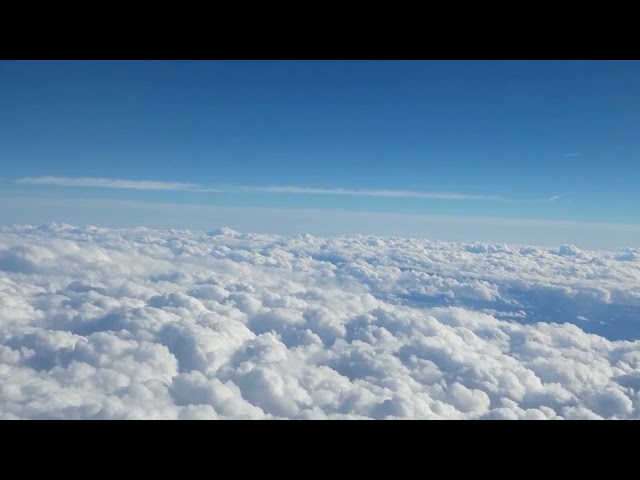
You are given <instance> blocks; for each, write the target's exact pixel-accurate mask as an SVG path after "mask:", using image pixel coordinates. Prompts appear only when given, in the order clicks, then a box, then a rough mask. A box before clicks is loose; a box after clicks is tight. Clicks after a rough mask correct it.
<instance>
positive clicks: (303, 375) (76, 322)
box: [0, 225, 640, 419]
mask: <svg viewBox="0 0 640 480" xmlns="http://www.w3.org/2000/svg"><path fill="white" fill-rule="evenodd" d="M639 287H640V255H639V254H638V252H636V251H634V250H625V251H621V252H586V251H580V250H579V249H577V248H575V247H573V246H571V245H563V246H559V247H558V248H556V249H548V250H544V249H538V248H534V247H515V246H507V245H486V244H452V243H444V242H434V241H428V240H415V239H403V238H388V239H382V238H374V237H363V236H350V237H339V238H330V239H324V238H316V237H312V236H308V235H306V236H297V237H287V238H285V237H274V236H266V235H247V234H239V233H236V232H234V231H232V230H228V229H220V230H216V231H212V232H208V233H203V232H192V231H163V232H160V231H155V230H149V229H144V228H139V229H131V230H113V229H105V228H96V227H86V228H75V227H72V226H68V225H49V226H44V227H30V226H26V227H11V228H9V227H4V228H0V418H98V419H109V418H167V419H173V418H178V419H188V418H211V419H215V418H256V419H259V418H314V419H315V418H318V419H321V418H379V419H382V418H451V419H461V418H486V419H511V418H513V419H516V418H523V419H546V418H569V419H574V418H594V419H595V418H639V417H640V340H638V339H639V338H640V315H639V312H640V293H639V292H640V288H639Z"/></svg>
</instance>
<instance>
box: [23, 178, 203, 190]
mask: <svg viewBox="0 0 640 480" xmlns="http://www.w3.org/2000/svg"><path fill="white" fill-rule="evenodd" d="M16 182H17V183H22V184H30V185H57V186H60V187H96V188H120V189H133V190H193V189H197V188H200V186H199V185H197V184H195V183H182V182H158V181H155V180H121V179H116V178H92V177H80V178H70V177H26V178H19V179H18V180H16Z"/></svg>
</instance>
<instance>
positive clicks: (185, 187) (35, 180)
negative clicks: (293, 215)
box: [16, 177, 509, 201]
mask: <svg viewBox="0 0 640 480" xmlns="http://www.w3.org/2000/svg"><path fill="white" fill-rule="evenodd" d="M16 182H17V183H20V184H31V185H57V186H61V187H97V188H118V189H133V190H176V191H180V190H182V191H193V192H203V193H207V192H209V193H247V192H253V193H289V194H315V195H350V196H368V197H397V198H431V199H439V200H493V201H509V199H507V198H503V197H500V196H496V195H469V194H464V193H437V192H420V191H412V190H375V189H347V188H308V187H297V186H219V187H205V186H202V185H199V184H195V183H182V182H160V181H155V180H122V179H112V178H91V177H79V178H70V177H26V178H19V179H17V180H16Z"/></svg>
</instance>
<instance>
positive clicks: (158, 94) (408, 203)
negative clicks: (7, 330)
mask: <svg viewBox="0 0 640 480" xmlns="http://www.w3.org/2000/svg"><path fill="white" fill-rule="evenodd" d="M639 85H640V62H633V61H630V62H625V61H518V62H514V61H411V62H405V61H379V62H372V61H274V62H270V61H257V62H249V61H235V62H234V61H204V62H195V61H153V62H152V61H122V62H120V61H118V62H114V61H91V62H88V61H58V62H55V61H29V62H14V61H4V62H0V162H1V163H0V165H1V169H0V177H1V178H0V208H1V210H2V212H1V213H0V223H32V222H34V221H40V222H48V221H67V222H71V223H94V224H118V223H122V224H124V223H127V224H131V223H134V224H149V226H154V222H153V221H151V219H152V217H151V216H147V217H145V215H148V212H147V214H145V213H144V211H145V210H144V208H142V207H140V208H142V210H141V209H137V210H136V208H133V207H131V208H130V209H128V210H125V211H122V209H119V207H118V208H116V207H113V209H112V210H109V209H107V208H106V207H104V208H97V207H96V205H98V204H99V202H103V205H116V204H117V202H127V205H130V206H133V205H135V204H136V202H137V204H138V205H143V204H144V205H147V207H145V208H147V210H148V208H150V207H149V206H151V205H153V208H156V209H157V208H160V209H161V207H162V205H167V210H166V211H167V216H165V217H163V218H164V220H165V221H164V223H163V225H165V226H166V225H169V226H171V225H172V223H171V218H175V222H174V223H175V226H176V227H181V226H187V224H188V226H190V227H198V228H207V227H208V226H211V227H215V226H219V225H205V224H204V223H207V222H206V221H205V220H202V221H200V220H199V221H196V220H195V217H193V219H194V220H193V222H191V223H189V222H187V221H186V220H187V217H188V215H189V214H188V213H187V209H188V208H192V207H197V208H200V209H202V208H205V207H209V208H213V209H218V210H220V209H224V208H226V209H227V212H232V211H237V209H238V208H243V209H245V211H250V209H254V211H255V212H258V210H256V209H257V208H259V209H263V210H264V209H267V210H268V209H271V210H272V211H276V210H277V211H282V210H283V209H296V211H300V210H308V211H309V212H312V211H319V210H322V211H325V212H327V211H328V212H332V211H333V212H335V211H340V212H341V214H344V212H368V213H367V215H368V214H369V213H384V214H385V215H389V214H397V215H418V216H420V215H422V216H431V217H433V216H438V217H461V218H462V217H464V218H485V217H491V218H496V217H498V218H508V219H517V220H518V221H522V220H535V221H550V222H551V223H548V224H549V225H553V221H565V222H566V221H569V222H581V223H585V222H586V223H594V222H595V223H599V224H601V223H603V222H608V223H628V224H640V212H639V210H638V208H637V205H640V193H639V192H640V188H638V185H639V184H640V182H639V180H640V175H639V173H640V164H639V162H638V160H639V159H640V155H639V154H640V135H639V132H640V130H639V127H640V87H639ZM42 177H47V178H42ZM34 179H35V180H34ZM116 179H117V180H126V181H129V182H124V183H123V182H114V180H116ZM140 181H155V182H161V183H156V184H149V183H146V184H145V183H136V182H140ZM182 184H185V185H182ZM187 184H188V185H187ZM99 185H101V186H99ZM123 187H125V188H123ZM143 187H144V188H143ZM273 187H278V188H273ZM282 187H287V188H282ZM54 200H55V201H58V202H63V203H64V202H66V203H64V204H65V205H67V207H65V208H60V209H58V210H56V209H52V208H51V205H52V203H51V202H52V201H54ZM72 200H73V201H75V202H76V204H75V207H73V208H72V207H71V203H69V202H71V201H72ZM89 200H90V201H89ZM39 202H40V203H39ZM96 202H98V203H96ZM109 202H112V203H109ZM113 202H116V203H113ZM83 204H84V206H83ZM89 205H93V207H91V206H89ZM176 205H182V206H183V207H184V208H183V213H180V214H179V215H178V214H175V215H174V217H171V214H170V213H169V211H170V210H171V209H170V208H169V206H172V207H171V208H173V206H176ZM234 209H236V210H234ZM192 210H193V209H192ZM160 211H161V210H160ZM73 212H75V213H73ZM136 212H137V213H136ZM92 215H93V216H92ZM127 215H129V218H126V219H125V218H123V216H127ZM255 215H256V218H257V217H258V216H261V215H262V214H261V213H255ZM310 215H311V213H310ZM225 218H226V217H225ZM228 218H231V219H232V218H233V216H229V217H228ZM247 218H248V219H247V221H246V223H245V224H243V226H242V228H244V229H248V230H252V228H251V227H252V224H251V220H250V218H249V217H247ZM285 218H286V215H285ZM354 218H355V217H354ZM381 218H382V217H381ZM385 218H386V217H385ZM218 220H219V221H222V220H223V219H218V218H217V217H212V220H210V222H213V223H215V222H216V221H218ZM279 221H280V222H281V225H280V227H281V228H279V227H278V226H277V225H271V230H274V231H278V230H282V231H283V233H291V232H292V231H295V230H296V229H295V228H293V229H292V226H291V225H287V224H286V220H282V219H280V220H279ZM330 221H331V220H330V219H328V220H325V222H330ZM185 222H186V223H185ZM283 222H284V223H283ZM156 223H157V222H156ZM232 223H233V222H232ZM259 223H260V222H257V223H256V225H257V226H258V227H259V225H258V224H259ZM534 223H535V222H534ZM532 224H533V223H532ZM352 228H353V229H355V231H357V225H352ZM255 229H256V230H257V229H259V228H255ZM320 230H322V229H320ZM325 230H326V229H325ZM398 230H399V231H397V232H395V231H392V232H390V233H395V234H398V235H404V234H409V233H411V232H408V231H406V229H404V230H403V228H400V227H399V228H398ZM318 233H322V232H321V231H319V232H318ZM337 233H339V232H337ZM345 233H353V232H345ZM363 233H375V232H369V231H366V232H365V231H364V230H363ZM445 236H446V235H445ZM467 236H468V237H469V239H470V240H473V239H474V238H473V229H471V228H470V229H469V231H468V235H467ZM478 240H482V238H478ZM556 240H558V241H562V240H563V237H562V236H558V237H557V239H556V238H554V239H553V240H551V239H550V241H556ZM639 240H640V239H639ZM630 242H631V243H633V242H635V237H634V238H632V239H630ZM521 243H527V238H526V237H523V238H522V239H521ZM628 243H629V242H628Z"/></svg>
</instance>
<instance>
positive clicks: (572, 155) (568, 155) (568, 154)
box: [565, 152, 582, 157]
mask: <svg viewBox="0 0 640 480" xmlns="http://www.w3.org/2000/svg"><path fill="white" fill-rule="evenodd" d="M581 155H582V154H581V153H579V152H576V153H567V154H565V157H579V156H581Z"/></svg>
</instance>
